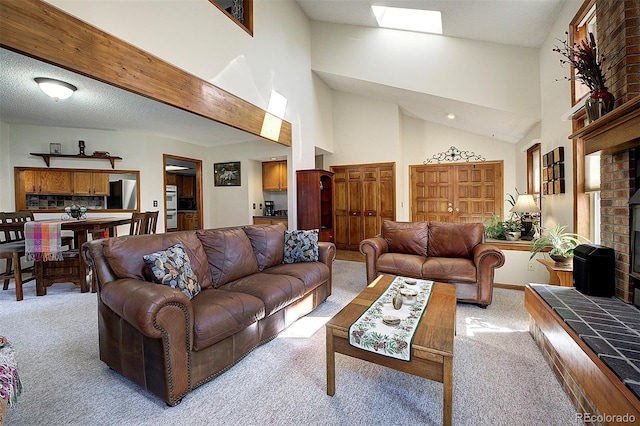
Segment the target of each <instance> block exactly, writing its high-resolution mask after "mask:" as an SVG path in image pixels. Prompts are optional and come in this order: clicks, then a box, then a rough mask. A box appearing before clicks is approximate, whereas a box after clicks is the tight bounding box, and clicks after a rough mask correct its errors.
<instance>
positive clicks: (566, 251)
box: [529, 225, 590, 264]
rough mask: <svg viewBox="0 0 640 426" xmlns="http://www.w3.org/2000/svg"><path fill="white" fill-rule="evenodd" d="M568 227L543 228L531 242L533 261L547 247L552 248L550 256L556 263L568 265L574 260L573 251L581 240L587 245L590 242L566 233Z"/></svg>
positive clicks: (576, 235)
mask: <svg viewBox="0 0 640 426" xmlns="http://www.w3.org/2000/svg"><path fill="white" fill-rule="evenodd" d="M566 228H567V226H566V225H565V226H556V227H555V228H553V229H551V228H541V229H540V233H539V236H538V237H536V238H534V239H533V240H532V241H531V256H529V260H531V259H533V257H534V256H535V255H536V253H539V252H541V251H542V250H544V249H545V248H547V247H550V248H551V251H549V256H550V257H551V259H553V260H554V261H555V262H556V263H560V264H561V263H567V262H569V261H570V260H571V259H572V258H573V249H575V248H576V247H577V246H578V245H580V244H581V241H580V240H583V241H584V242H586V243H589V242H590V241H589V240H588V239H587V238H585V237H583V236H581V235H578V234H574V233H571V232H565V229H566Z"/></svg>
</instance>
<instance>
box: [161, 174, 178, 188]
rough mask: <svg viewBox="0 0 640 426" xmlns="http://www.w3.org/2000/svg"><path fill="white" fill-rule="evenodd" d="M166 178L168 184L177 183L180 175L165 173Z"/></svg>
mask: <svg viewBox="0 0 640 426" xmlns="http://www.w3.org/2000/svg"><path fill="white" fill-rule="evenodd" d="M164 180H165V184H166V185H177V183H178V175H176V174H175V173H165V174H164Z"/></svg>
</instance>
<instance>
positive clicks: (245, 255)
mask: <svg viewBox="0 0 640 426" xmlns="http://www.w3.org/2000/svg"><path fill="white" fill-rule="evenodd" d="M196 235H197V236H198V238H199V239H200V241H201V242H202V246H203V247H204V252H205V253H206V255H207V260H208V262H209V269H210V270H211V279H212V280H213V286H214V287H216V288H218V287H220V286H221V285H224V284H226V283H228V282H231V281H233V280H235V279H238V278H241V277H244V276H246V275H251V274H254V273H256V272H258V263H257V262H256V256H255V255H254V254H253V249H252V248H251V241H249V237H247V234H245V233H244V231H243V230H242V228H229V229H208V230H205V231H197V232H196Z"/></svg>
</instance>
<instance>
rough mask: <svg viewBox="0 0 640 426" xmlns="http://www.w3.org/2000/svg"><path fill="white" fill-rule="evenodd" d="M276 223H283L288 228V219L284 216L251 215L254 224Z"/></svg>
mask: <svg viewBox="0 0 640 426" xmlns="http://www.w3.org/2000/svg"><path fill="white" fill-rule="evenodd" d="M276 223H283V224H284V226H285V227H286V228H287V229H288V228H289V219H288V218H286V217H279V216H273V217H268V216H254V217H253V224H254V225H275V224H276Z"/></svg>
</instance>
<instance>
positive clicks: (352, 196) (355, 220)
mask: <svg viewBox="0 0 640 426" xmlns="http://www.w3.org/2000/svg"><path fill="white" fill-rule="evenodd" d="M362 190H363V172H362V170H361V169H350V170H349V171H348V172H347V202H348V208H349V224H348V227H349V233H348V236H349V242H348V244H347V250H358V249H359V247H360V241H362V229H363V210H364V209H363V200H362V194H363V193H362Z"/></svg>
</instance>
